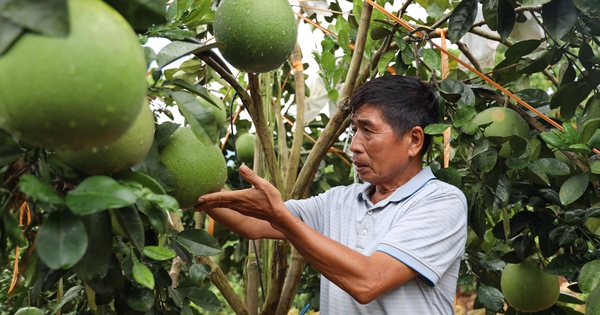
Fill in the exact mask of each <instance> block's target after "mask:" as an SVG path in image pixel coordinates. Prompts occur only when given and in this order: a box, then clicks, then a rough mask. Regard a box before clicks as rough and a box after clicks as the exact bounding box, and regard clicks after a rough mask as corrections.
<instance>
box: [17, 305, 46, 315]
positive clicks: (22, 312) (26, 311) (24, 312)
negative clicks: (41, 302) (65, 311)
mask: <svg viewBox="0 0 600 315" xmlns="http://www.w3.org/2000/svg"><path fill="white" fill-rule="evenodd" d="M15 315H44V312H43V311H42V310H41V309H39V308H37V307H34V306H27V307H22V308H20V309H19V310H18V311H17V312H16V313H15Z"/></svg>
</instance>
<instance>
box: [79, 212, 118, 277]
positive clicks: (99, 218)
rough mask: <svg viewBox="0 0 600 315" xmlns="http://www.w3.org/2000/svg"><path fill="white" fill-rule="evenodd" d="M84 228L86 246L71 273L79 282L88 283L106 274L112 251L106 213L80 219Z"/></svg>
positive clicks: (107, 214)
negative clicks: (75, 275) (86, 240)
mask: <svg viewBox="0 0 600 315" xmlns="http://www.w3.org/2000/svg"><path fill="white" fill-rule="evenodd" d="M80 219H81V222H83V225H84V226H85V230H86V232H87V237H88V240H89V241H88V246H87V250H86V252H85V254H84V255H83V257H82V258H81V259H80V260H79V261H78V262H77V264H76V265H75V266H73V271H74V272H75V274H77V276H78V277H79V278H81V280H83V281H90V280H92V279H94V278H96V277H99V276H101V275H104V274H106V272H107V268H108V261H109V260H110V257H111V254H112V251H113V247H112V244H113V241H112V239H113V233H112V232H111V225H110V214H109V213H108V211H102V212H96V213H93V214H88V215H85V216H81V217H80Z"/></svg>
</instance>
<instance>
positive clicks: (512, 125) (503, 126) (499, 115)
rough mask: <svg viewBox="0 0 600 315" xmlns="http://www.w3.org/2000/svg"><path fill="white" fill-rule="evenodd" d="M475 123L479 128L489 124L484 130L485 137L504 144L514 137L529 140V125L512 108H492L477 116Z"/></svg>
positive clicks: (474, 119)
mask: <svg viewBox="0 0 600 315" xmlns="http://www.w3.org/2000/svg"><path fill="white" fill-rule="evenodd" d="M473 122H474V123H475V124H477V125H479V126H485V125H487V124H489V125H488V126H487V127H485V129H484V130H483V134H484V135H485V137H486V138H487V139H488V140H490V141H492V142H494V143H496V144H502V143H504V142H506V141H508V140H509V139H510V138H511V137H512V136H520V137H521V138H525V139H529V125H528V124H527V122H526V121H525V119H524V118H523V117H521V115H519V114H518V113H517V112H515V111H514V110H512V109H510V108H506V107H490V108H487V109H484V110H483V111H481V112H480V113H479V114H477V115H475V117H474V118H473Z"/></svg>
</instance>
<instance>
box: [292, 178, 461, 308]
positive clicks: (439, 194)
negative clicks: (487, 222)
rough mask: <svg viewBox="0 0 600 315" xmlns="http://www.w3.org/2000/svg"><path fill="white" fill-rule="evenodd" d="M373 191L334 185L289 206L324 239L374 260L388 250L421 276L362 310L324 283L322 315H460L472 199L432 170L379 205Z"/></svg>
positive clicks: (325, 281) (360, 305) (331, 285)
mask: <svg viewBox="0 0 600 315" xmlns="http://www.w3.org/2000/svg"><path fill="white" fill-rule="evenodd" d="M373 189H374V186H372V185H370V184H368V183H366V184H354V185H350V186H340V187H334V188H332V189H330V190H328V191H327V192H325V193H323V194H320V195H318V196H315V197H311V198H309V199H305V200H289V201H287V202H286V206H287V207H288V209H289V210H290V211H291V212H292V213H293V214H294V215H295V216H297V217H298V218H300V219H301V220H302V221H304V222H305V223H306V224H308V225H309V226H310V227H312V228H313V229H315V230H317V231H318V232H320V233H321V234H323V235H325V236H327V237H329V238H331V239H333V240H335V241H337V242H339V243H341V244H343V245H345V246H348V247H350V248H352V249H354V250H355V251H357V252H360V253H362V254H364V255H367V256H370V255H371V254H373V253H374V252H375V251H381V252H384V253H387V254H388V255H390V256H392V257H394V258H396V259H398V260H400V261H402V262H403V263H405V264H406V265H408V266H410V267H411V268H413V269H414V270H416V271H417V272H419V276H418V277H417V278H415V279H412V280H410V281H408V282H407V283H405V284H403V285H401V286H399V287H397V288H395V289H393V290H391V291H390V292H388V293H386V294H384V295H382V296H381V297H379V298H378V299H376V300H374V301H372V302H371V303H368V304H365V305H362V304H360V303H358V302H356V301H355V300H354V299H353V298H352V297H351V296H350V295H349V294H347V293H346V292H344V291H343V290H341V289H340V288H339V287H337V286H336V285H335V284H333V283H331V282H330V281H328V280H327V279H325V277H322V278H321V314H322V315H333V314H340V315H342V314H344V315H347V314H364V315H377V314H382V315H383V314H410V315H419V314H423V315H453V314H454V308H453V301H454V294H455V290H456V281H457V278H458V271H459V267H460V259H461V257H462V255H463V253H464V247H465V242H466V239H467V201H466V198H465V196H464V194H463V193H462V192H461V191H460V190H459V189H458V188H456V187H454V186H452V185H449V184H447V183H445V182H442V181H440V180H437V179H436V178H435V176H434V175H433V173H432V172H431V170H430V168H429V167H426V168H424V169H423V170H422V171H421V172H420V173H418V174H417V175H416V176H415V177H413V178H412V179H411V180H410V181H409V182H407V183H406V184H404V185H403V186H402V187H400V188H398V189H397V190H396V191H395V192H394V193H393V194H392V195H390V196H389V197H388V198H386V199H385V200H382V201H380V202H378V203H377V204H375V205H374V204H372V203H371V201H370V200H369V197H368V196H369V195H370V192H371V191H372V190H373Z"/></svg>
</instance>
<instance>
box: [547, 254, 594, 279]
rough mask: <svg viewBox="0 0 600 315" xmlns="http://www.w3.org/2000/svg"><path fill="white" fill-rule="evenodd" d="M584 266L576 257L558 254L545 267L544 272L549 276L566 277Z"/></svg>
mask: <svg viewBox="0 0 600 315" xmlns="http://www.w3.org/2000/svg"><path fill="white" fill-rule="evenodd" d="M584 264H585V262H584V261H582V260H581V258H579V257H578V256H577V255H574V254H560V255H558V256H556V257H555V258H554V259H552V260H551V261H550V262H549V263H548V265H546V272H547V273H549V274H551V275H557V276H568V275H570V274H572V273H574V272H577V271H579V270H580V269H581V267H582V266H583V265H584Z"/></svg>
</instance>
